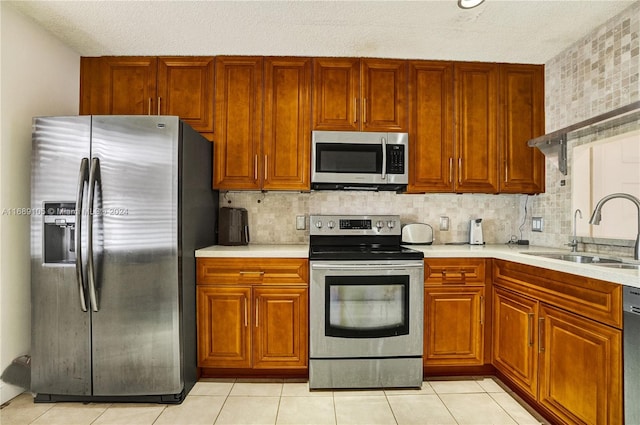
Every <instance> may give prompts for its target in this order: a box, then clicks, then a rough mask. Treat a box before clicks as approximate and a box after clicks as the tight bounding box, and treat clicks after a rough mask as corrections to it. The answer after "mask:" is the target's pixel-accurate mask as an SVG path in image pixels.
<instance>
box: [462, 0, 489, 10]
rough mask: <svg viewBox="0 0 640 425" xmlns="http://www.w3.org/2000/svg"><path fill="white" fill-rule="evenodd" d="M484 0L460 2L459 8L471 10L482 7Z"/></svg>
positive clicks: (464, 0) (463, 0)
mask: <svg viewBox="0 0 640 425" xmlns="http://www.w3.org/2000/svg"><path fill="white" fill-rule="evenodd" d="M483 1H484V0H458V7H459V8H461V9H471V8H473V7H476V6H478V5H480V4H481V3H482V2H483Z"/></svg>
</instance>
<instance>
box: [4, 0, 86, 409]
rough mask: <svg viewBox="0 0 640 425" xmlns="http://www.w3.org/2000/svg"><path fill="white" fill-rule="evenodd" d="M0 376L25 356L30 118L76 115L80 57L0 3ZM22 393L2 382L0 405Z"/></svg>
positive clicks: (28, 315) (28, 311)
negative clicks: (25, 211)
mask: <svg viewBox="0 0 640 425" xmlns="http://www.w3.org/2000/svg"><path fill="white" fill-rule="evenodd" d="M0 23H1V24H0V38H1V42H0V54H1V61H0V62H1V64H0V117H1V118H0V211H1V214H2V215H0V238H1V242H0V371H2V370H4V369H5V368H6V367H7V366H8V365H9V364H10V363H11V361H12V360H13V359H14V358H16V357H18V356H20V355H22V354H26V353H29V351H30V333H31V330H30V328H31V304H30V290H29V287H30V270H29V257H30V254H29V217H28V216H26V215H16V214H14V210H13V209H15V208H27V207H29V204H30V189H29V188H30V177H29V176H30V161H31V159H30V157H31V118H32V117H33V116H38V115H76V114H77V113H78V103H79V100H78V99H79V81H80V55H79V54H77V53H76V52H74V51H72V50H71V49H69V48H68V47H66V46H65V45H64V44H62V43H61V42H60V41H59V40H58V39H56V38H54V37H53V36H52V35H50V34H49V33H47V32H45V31H44V30H42V29H41V28H40V27H39V26H37V25H36V24H35V23H33V22H32V21H31V20H30V19H29V18H26V17H24V16H23V15H22V14H20V13H19V12H17V11H15V10H14V9H13V8H12V7H11V6H9V5H7V4H6V3H4V2H0ZM22 391H23V389H21V388H18V387H15V386H13V385H8V384H5V383H4V382H0V403H5V402H6V401H8V400H10V399H11V398H13V397H14V396H15V395H17V394H19V393H21V392H22Z"/></svg>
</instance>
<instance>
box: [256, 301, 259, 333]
mask: <svg viewBox="0 0 640 425" xmlns="http://www.w3.org/2000/svg"><path fill="white" fill-rule="evenodd" d="M258 314H259V313H258V297H256V328H257V327H258V317H259V316H258Z"/></svg>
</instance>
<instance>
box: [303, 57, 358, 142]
mask: <svg viewBox="0 0 640 425" xmlns="http://www.w3.org/2000/svg"><path fill="white" fill-rule="evenodd" d="M359 102H360V60H359V59H354V58H316V59H314V60H313V129H314V130H337V131H341V130H359V129H360V122H359V119H358V116H359V113H358V111H359V107H360V105H359Z"/></svg>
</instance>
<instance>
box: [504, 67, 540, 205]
mask: <svg viewBox="0 0 640 425" xmlns="http://www.w3.org/2000/svg"><path fill="white" fill-rule="evenodd" d="M500 96H501V101H500V105H501V119H500V133H501V134H500V171H501V172H500V192H503V193H541V192H544V183H545V182H544V173H545V158H544V155H543V154H542V152H540V150H539V149H537V148H532V147H529V146H528V145H527V142H528V141H529V139H533V138H534V137H538V136H540V135H542V134H544V68H543V67H542V66H541V65H515V64H502V65H500Z"/></svg>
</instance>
